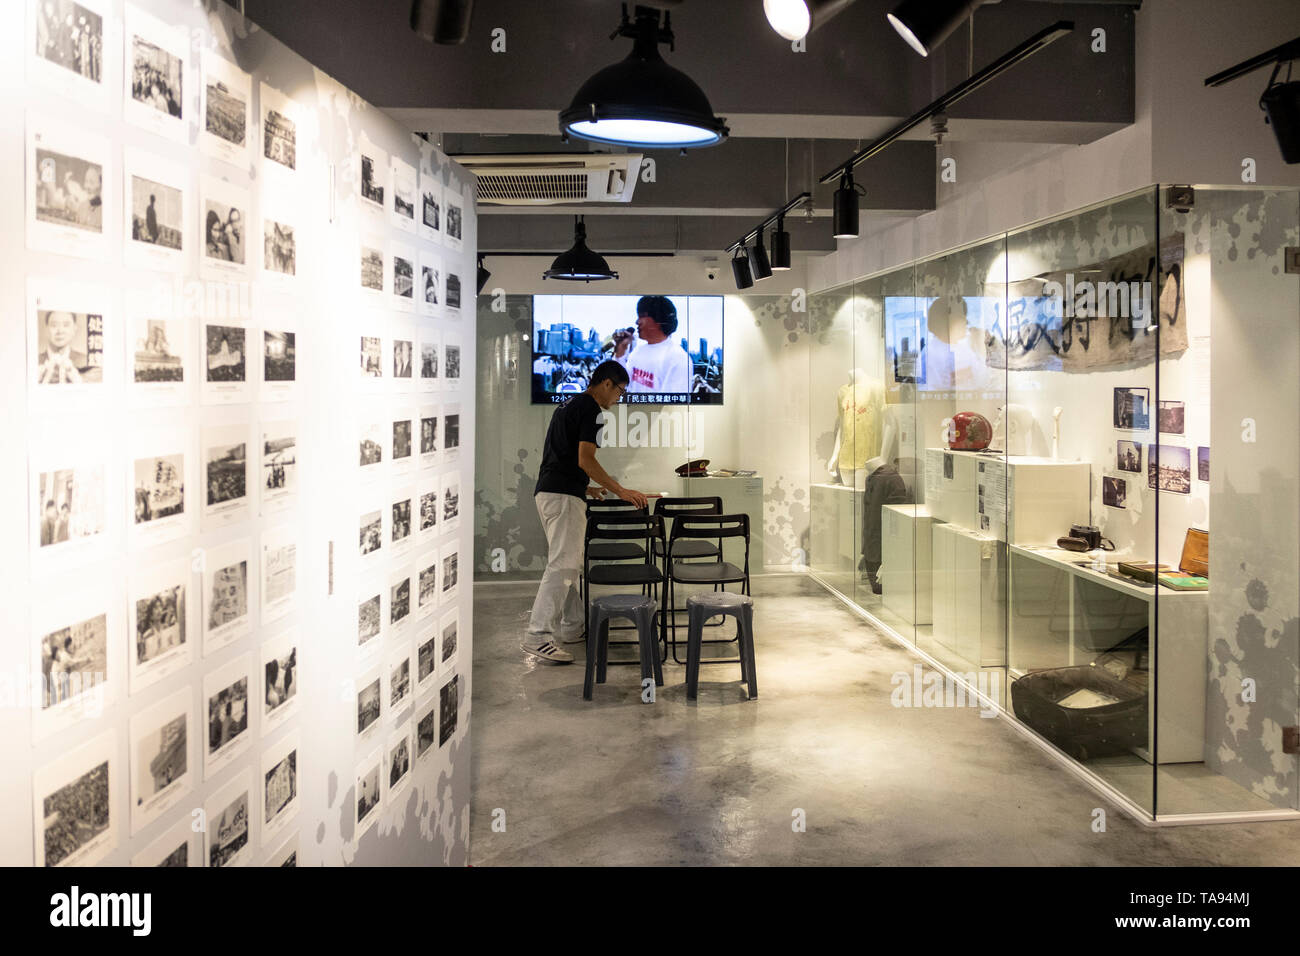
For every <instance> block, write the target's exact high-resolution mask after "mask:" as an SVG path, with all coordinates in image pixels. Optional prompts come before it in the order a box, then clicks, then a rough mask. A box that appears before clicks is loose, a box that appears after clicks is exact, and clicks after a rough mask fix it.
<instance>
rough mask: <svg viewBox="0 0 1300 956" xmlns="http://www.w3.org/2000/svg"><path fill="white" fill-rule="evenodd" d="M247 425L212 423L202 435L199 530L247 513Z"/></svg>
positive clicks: (233, 519) (214, 526) (240, 518)
mask: <svg viewBox="0 0 1300 956" xmlns="http://www.w3.org/2000/svg"><path fill="white" fill-rule="evenodd" d="M248 437H249V436H248V425H246V424H245V425H213V426H209V427H207V428H204V429H203V431H202V438H203V530H204V531H208V530H211V529H213V528H216V527H220V526H222V525H226V524H230V523H231V522H233V521H239V520H242V519H243V518H246V517H247V516H248V508H249V497H248V472H249V460H248V447H249V441H248Z"/></svg>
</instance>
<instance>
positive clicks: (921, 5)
mask: <svg viewBox="0 0 1300 956" xmlns="http://www.w3.org/2000/svg"><path fill="white" fill-rule="evenodd" d="M981 2H982V0H903V2H902V3H900V4H899V5H898V6H896V7H894V10H893V12H892V13H888V14H886V15H885V16H886V19H888V20H889V22H890V24H891V25H892V26H893V28H894V29H895V30H897V31H898V35H899V36H901V37H902V38H903V39H904V40H906V41H907V45H908V46H910V47H911V48H912V49H913V50H915V51H916V52H917V53H919V54H921V56H929V55H930V51H931V50H933V49H934V48H935V47H937V46H938V45H939V44H940V43H942V42H943V41H944V40H946V39H948V37H949V35H951V33H952V31H954V30H956V29H957V27H959V26H961V23H962V21H963V20H965V19H966V18H967V17H969V16H970V15H971V14H972V13H974V12H975V8H976V7H978V6H979V5H980V3H981Z"/></svg>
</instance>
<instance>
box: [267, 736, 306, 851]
mask: <svg viewBox="0 0 1300 956" xmlns="http://www.w3.org/2000/svg"><path fill="white" fill-rule="evenodd" d="M298 742H299V735H298V733H297V732H294V733H291V734H288V735H286V736H284V737H282V738H280V739H279V740H277V741H276V742H275V743H273V744H272V745H271V746H270V747H268V748H267V749H266V750H265V751H263V753H262V778H261V779H262V787H261V790H262V833H261V839H262V841H263V843H264V844H265V841H266V840H267V839H268V838H271V837H274V836H276V835H277V834H278V833H279V832H280V830H282V829H283V828H284V825H285V824H286V823H288V822H289V821H290V820H291V819H293V817H294V816H295V815H296V814H297V812H298V789H299V788H298V771H299V764H298V753H299V748H298Z"/></svg>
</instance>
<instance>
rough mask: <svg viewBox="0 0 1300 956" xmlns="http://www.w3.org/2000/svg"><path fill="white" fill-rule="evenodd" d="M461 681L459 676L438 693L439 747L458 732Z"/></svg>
mask: <svg viewBox="0 0 1300 956" xmlns="http://www.w3.org/2000/svg"><path fill="white" fill-rule="evenodd" d="M459 681H460V675H459V674H457V675H455V676H454V677H452V679H451V680H449V681H447V683H445V684H443V685H442V687H441V689H439V691H438V746H439V747H441V746H442V745H443V744H445V743H446V742H447V741H448V740H450V739H451V736H452V734H454V733H455V732H456V708H457V703H458V701H457V699H456V687H457V684H458V682H459Z"/></svg>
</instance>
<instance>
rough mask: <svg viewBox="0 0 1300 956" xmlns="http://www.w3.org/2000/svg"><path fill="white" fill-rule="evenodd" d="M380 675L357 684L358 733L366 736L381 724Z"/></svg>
mask: <svg viewBox="0 0 1300 956" xmlns="http://www.w3.org/2000/svg"><path fill="white" fill-rule="evenodd" d="M379 683H380V682H379V675H378V674H375V675H374V676H373V677H372V678H370V679H363V680H362V681H361V682H359V683H358V684H357V688H358V689H357V733H358V734H364V733H365V732H366V731H367V730H369V729H370V728H371V727H373V726H375V724H377V723H378V722H379V710H380V705H381V701H380V694H379Z"/></svg>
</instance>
